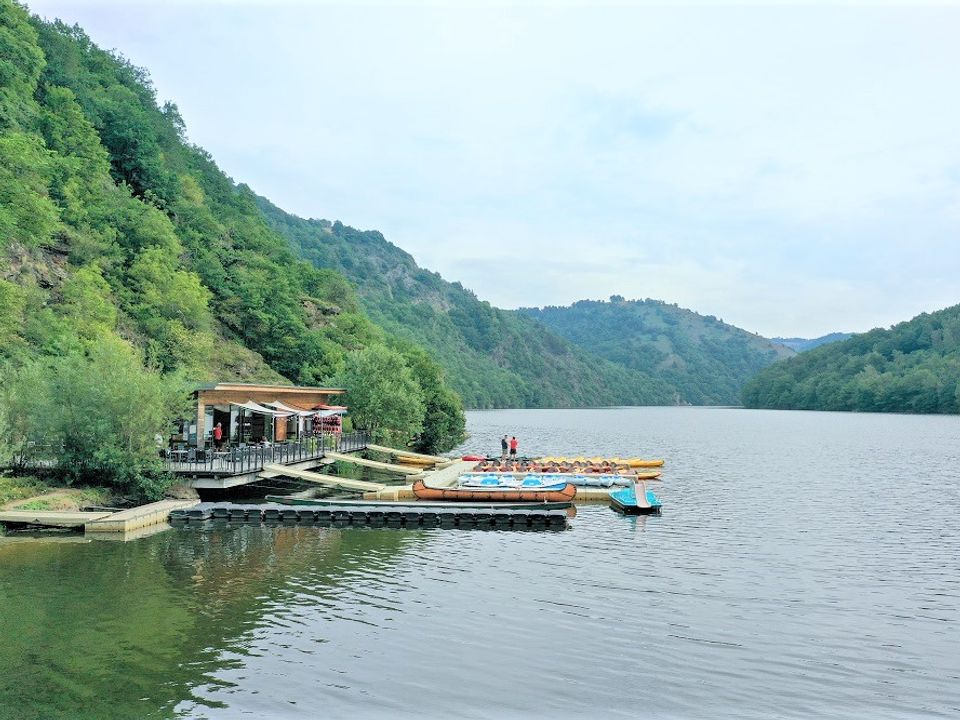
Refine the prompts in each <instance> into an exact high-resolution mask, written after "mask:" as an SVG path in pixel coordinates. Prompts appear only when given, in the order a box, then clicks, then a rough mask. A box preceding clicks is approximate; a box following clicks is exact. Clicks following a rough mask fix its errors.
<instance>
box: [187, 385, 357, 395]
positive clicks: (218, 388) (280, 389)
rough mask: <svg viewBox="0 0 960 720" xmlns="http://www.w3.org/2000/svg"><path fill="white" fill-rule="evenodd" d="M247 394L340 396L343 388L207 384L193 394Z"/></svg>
mask: <svg viewBox="0 0 960 720" xmlns="http://www.w3.org/2000/svg"><path fill="white" fill-rule="evenodd" d="M211 391H214V392H248V393H261V392H262V393H272V394H276V395H283V394H297V395H341V394H343V393H345V392H346V390H344V389H343V388H321V387H306V386H301V385H261V384H258V383H207V384H205V385H200V386H198V387H197V389H196V390H195V391H194V392H198V393H199V392H211Z"/></svg>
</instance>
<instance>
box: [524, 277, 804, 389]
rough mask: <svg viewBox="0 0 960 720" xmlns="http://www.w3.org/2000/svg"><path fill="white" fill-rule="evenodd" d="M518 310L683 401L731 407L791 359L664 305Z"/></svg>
mask: <svg viewBox="0 0 960 720" xmlns="http://www.w3.org/2000/svg"><path fill="white" fill-rule="evenodd" d="M521 312H523V313H525V314H526V315H527V316H529V317H530V318H532V319H535V320H537V321H538V322H540V323H543V324H544V325H545V326H547V327H548V328H550V329H551V330H553V331H555V332H556V333H558V334H560V335H562V336H563V337H565V338H567V339H569V340H570V341H572V342H573V343H575V344H577V345H579V346H581V347H583V348H589V349H590V350H591V351H592V352H594V353H596V354H597V355H599V356H601V357H603V358H605V359H607V360H609V361H611V362H613V363H616V364H618V365H620V366H622V367H624V368H626V369H629V370H631V371H633V372H637V373H642V374H643V375H644V376H645V377H649V378H653V379H655V380H659V381H660V382H662V383H666V384H668V385H669V386H670V387H671V389H672V391H673V393H674V399H675V401H676V402H678V403H689V404H693V405H734V404H738V403H739V402H740V391H741V390H742V388H743V386H744V384H745V383H746V382H747V380H748V379H749V378H750V377H751V376H753V375H754V374H755V373H756V372H757V371H758V370H760V369H762V368H764V367H766V366H767V365H770V363H772V362H774V361H776V360H778V359H781V358H784V357H789V356H792V355H793V354H794V353H793V351H792V350H789V349H787V348H785V347H783V346H782V345H778V344H776V343H773V342H771V341H770V340H767V339H765V338H762V337H759V336H758V335H753V334H751V333H748V332H747V331H745V330H741V329H740V328H737V327H734V326H732V325H728V324H726V323H724V322H722V321H721V320H718V319H717V318H715V317H712V316H703V315H699V314H697V313H695V312H693V311H691V310H685V309H683V308H679V307H677V306H676V305H668V304H666V303H664V302H661V301H659V300H624V299H623V298H622V297H620V296H614V297H612V298H611V299H610V301H609V302H605V301H596V300H581V301H580V302H576V303H574V304H573V305H571V306H569V307H545V308H542V309H540V308H525V309H523V310H522V311H521Z"/></svg>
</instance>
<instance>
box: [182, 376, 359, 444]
mask: <svg viewBox="0 0 960 720" xmlns="http://www.w3.org/2000/svg"><path fill="white" fill-rule="evenodd" d="M343 393H344V390H343V389H341V388H318V387H299V386H295V385H260V384H248V383H214V384H210V385H202V386H200V387H198V388H197V389H196V390H195V391H194V393H193V397H194V399H195V400H196V403H197V412H196V420H195V421H194V422H193V423H192V424H191V425H190V426H189V428H184V430H186V432H185V433H184V434H185V435H186V437H183V440H185V441H187V442H189V443H190V444H191V445H195V446H196V447H198V448H202V447H204V445H206V444H209V443H211V442H213V430H214V428H215V427H216V425H217V423H220V426H221V428H222V430H223V441H224V442H225V443H229V444H239V445H243V444H254V443H276V442H284V441H286V440H289V439H296V438H298V437H302V436H303V435H305V434H306V435H309V434H312V433H313V430H314V424H315V423H318V422H320V421H321V419H323V418H325V417H330V416H339V415H342V414H343V413H344V412H345V411H346V408H345V407H343V406H342V405H334V404H332V403H333V401H334V400H335V399H336V398H337V397H338V396H339V395H342V394H343Z"/></svg>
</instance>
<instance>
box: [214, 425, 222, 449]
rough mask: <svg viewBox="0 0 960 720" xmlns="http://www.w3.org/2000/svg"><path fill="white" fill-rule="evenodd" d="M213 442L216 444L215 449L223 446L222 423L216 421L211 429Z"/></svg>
mask: <svg viewBox="0 0 960 720" xmlns="http://www.w3.org/2000/svg"><path fill="white" fill-rule="evenodd" d="M213 444H214V445H216V447H217V450H219V449H221V448H222V447H223V425H221V424H220V423H217V426H216V427H215V428H214V429H213Z"/></svg>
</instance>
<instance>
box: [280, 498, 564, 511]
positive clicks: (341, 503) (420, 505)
mask: <svg viewBox="0 0 960 720" xmlns="http://www.w3.org/2000/svg"><path fill="white" fill-rule="evenodd" d="M266 499H267V500H269V501H270V502H274V503H280V504H281V505H313V506H317V507H351V508H352V507H356V508H364V507H390V508H396V509H398V510H407V509H409V510H418V509H421V510H422V509H425V508H440V509H447V510H457V509H461V508H462V509H464V510H493V509H498V510H568V509H569V508H571V507H573V503H572V502H570V501H569V500H566V501H563V502H544V501H542V500H539V501H534V502H490V501H487V502H450V501H439V502H431V501H429V500H411V501H409V502H394V501H389V500H350V499H340V500H320V499H317V498H292V497H286V496H283V495H267V498H266Z"/></svg>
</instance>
